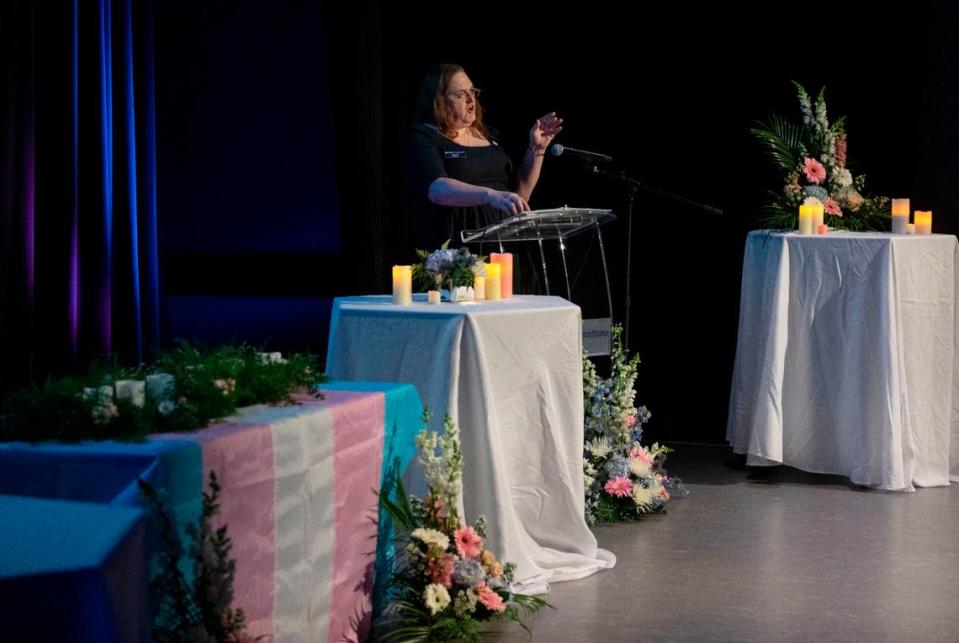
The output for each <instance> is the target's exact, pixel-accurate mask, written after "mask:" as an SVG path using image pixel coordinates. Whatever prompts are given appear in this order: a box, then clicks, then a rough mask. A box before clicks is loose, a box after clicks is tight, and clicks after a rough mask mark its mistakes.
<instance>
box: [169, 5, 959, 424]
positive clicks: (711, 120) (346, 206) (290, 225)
mask: <svg viewBox="0 0 959 643" xmlns="http://www.w3.org/2000/svg"><path fill="white" fill-rule="evenodd" d="M650 4H651V3H642V4H639V5H630V6H619V5H618V4H617V5H612V4H610V5H608V6H604V4H603V3H596V2H593V3H588V4H583V5H579V6H576V7H575V9H569V10H566V11H563V10H560V9H558V8H557V7H556V6H555V5H544V6H540V7H532V8H527V7H522V8H521V7H519V3H513V4H510V5H507V4H502V5H496V4H492V5H491V4H488V3H483V4H477V3H473V4H470V5H465V4H456V5H454V4H453V3H447V4H422V3H389V4H386V3H384V4H380V3H376V2H368V1H360V2H354V3H349V5H348V6H347V3H342V4H341V3H326V4H317V3H312V2H283V3H272V4H271V5H269V6H268V5H265V4H263V3H260V2H253V1H252V0H239V1H230V2H226V1H216V2H190V3H187V2H162V3H158V5H157V7H156V25H155V34H156V43H157V44H156V64H157V127H158V173H159V175H158V190H159V218H160V226H161V228H160V233H161V245H160V248H161V252H162V264H161V270H162V272H161V275H162V283H163V287H164V293H165V298H164V302H165V306H164V318H163V319H164V330H165V336H166V337H167V338H168V339H169V338H172V337H175V336H184V337H193V338H199V339H203V340H205V341H210V342H216V341H224V340H229V339H242V340H247V341H254V342H267V344H268V345H269V346H271V347H273V348H274V349H276V350H291V349H303V348H309V349H312V350H314V351H316V352H320V353H323V352H324V351H325V347H326V334H327V331H328V322H329V320H328V316H329V305H330V301H331V298H332V297H334V296H337V295H345V294H358V293H382V292H387V288H388V275H389V270H388V269H389V266H390V265H391V264H392V263H394V262H397V261H401V262H403V263H409V262H410V261H411V260H412V259H413V255H412V248H409V247H407V244H406V243H405V240H404V239H405V195H404V194H403V185H402V166H401V158H400V145H401V141H402V137H403V134H404V132H405V130H406V128H407V127H408V126H409V125H410V120H409V119H410V112H411V109H412V102H413V97H414V95H415V92H416V89H417V87H418V84H419V82H420V79H421V78H422V76H423V74H424V73H425V72H426V70H427V69H428V68H429V67H430V66H431V65H433V64H436V63H439V62H456V63H458V64H461V65H463V66H464V67H465V68H466V70H467V72H468V73H469V75H470V77H471V79H472V80H473V82H474V83H475V85H476V86H477V87H481V88H483V90H484V93H483V104H484V107H485V109H486V113H487V120H488V122H489V123H490V124H492V125H494V126H495V127H497V128H498V129H499V130H500V131H501V132H502V137H503V142H504V144H505V145H506V147H507V149H508V150H515V151H516V152H517V153H518V152H520V151H521V150H522V149H523V148H524V147H525V145H526V135H527V131H528V129H529V127H530V126H531V125H532V123H533V120H534V119H535V118H536V117H538V116H541V115H542V114H544V113H546V112H548V111H551V110H555V111H557V112H558V113H559V114H560V115H561V116H563V117H564V118H565V119H566V123H565V130H564V131H563V133H562V134H561V135H560V138H559V139H557V140H558V142H561V143H563V144H565V145H568V146H572V147H578V148H584V149H589V150H595V151H600V152H604V153H607V154H610V155H612V156H613V157H614V158H615V159H616V161H617V165H618V166H619V167H621V168H622V169H624V170H625V171H626V172H627V173H628V174H629V175H630V176H632V177H634V178H636V179H638V180H640V181H642V182H644V183H647V184H649V185H652V186H655V187H657V188H660V189H663V190H667V191H670V192H674V193H677V194H679V195H682V196H684V197H686V198H689V199H693V200H695V201H699V202H704V203H708V204H710V205H713V206H715V207H718V208H721V209H722V210H723V211H724V212H725V215H724V216H723V217H716V216H713V215H709V214H706V213H703V212H700V211H698V210H696V209H694V208H690V207H688V206H684V205H681V204H677V203H675V202H672V201H670V200H667V199H664V198H661V197H658V196H654V195H651V194H647V193H641V194H640V195H639V198H638V201H637V204H636V209H635V212H634V225H635V229H634V239H633V261H634V266H633V310H632V325H631V326H632V327H631V344H632V348H633V349H636V350H637V351H638V352H639V353H640V355H641V357H642V359H643V363H642V366H641V368H640V379H639V398H638V399H639V400H640V401H641V402H642V403H645V404H647V405H648V407H649V408H650V410H651V411H652V413H653V422H652V423H651V424H650V425H649V428H648V435H649V436H650V437H651V438H654V439H663V438H666V439H674V440H679V439H686V440H703V441H721V440H722V438H723V436H724V431H725V419H726V411H727V402H728V392H729V383H730V375H731V371H732V364H733V358H734V353H735V343H736V328H737V315H738V306H739V297H740V290H739V289H740V276H741V264H742V251H743V243H744V240H745V235H746V232H747V231H748V230H749V229H751V228H752V227H754V218H753V217H754V216H755V215H756V213H757V211H758V208H759V206H760V204H761V202H762V200H763V198H764V197H763V195H764V192H765V191H766V190H767V189H777V188H778V187H779V186H778V185H777V182H776V177H775V175H774V174H773V172H772V171H771V169H770V168H769V166H768V164H767V163H766V162H765V160H764V159H763V158H762V156H761V151H760V149H759V148H758V146H757V145H756V144H755V143H754V142H753V141H752V140H751V139H750V137H749V135H748V131H747V130H748V128H749V127H750V125H751V124H752V123H753V122H754V121H756V120H758V119H765V118H766V117H767V116H768V115H769V113H770V112H771V111H777V112H780V113H782V114H784V115H787V116H789V117H791V118H794V119H797V120H798V118H799V113H798V103H797V101H796V98H795V92H794V89H793V87H792V85H791V83H790V81H791V80H796V81H799V82H801V83H803V84H804V85H805V86H806V88H807V89H808V90H809V91H810V92H811V93H814V92H816V91H818V89H819V87H820V86H823V85H825V86H826V87H827V101H828V105H829V108H830V116H831V118H833V119H834V118H835V117H837V116H840V115H843V114H845V115H847V116H848V117H849V121H848V123H847V131H848V134H849V151H850V159H851V164H853V166H854V170H859V171H865V172H866V173H867V175H868V182H867V190H868V191H869V192H871V193H874V194H886V195H890V196H908V197H910V198H911V199H912V204H913V207H914V208H915V209H931V210H933V211H934V213H935V225H936V228H937V231H939V232H948V233H955V232H956V229H957V227H959V220H957V215H956V207H955V206H956V204H957V202H959V195H957V187H956V185H955V181H954V180H953V177H954V176H956V174H957V171H959V158H957V154H956V146H955V142H956V138H957V132H956V120H955V117H954V114H955V113H956V110H957V108H959V84H957V82H956V78H955V74H954V72H953V70H952V62H953V59H954V57H955V53H956V51H957V49H956V47H957V46H956V44H955V41H956V35H959V32H957V29H956V14H957V10H956V9H953V8H951V7H948V6H945V5H943V6H939V3H935V2H925V3H924V2H918V3H908V6H906V7H904V8H901V9H896V10H892V9H878V10H877V9H876V8H874V7H869V8H865V7H859V8H853V7H843V6H839V5H832V6H827V5H825V4H822V5H815V7H813V6H810V7H809V8H808V9H807V8H806V7H804V6H802V5H799V4H796V3H790V4H788V5H783V7H782V8H778V7H764V8H762V9H757V10H750V11H746V10H745V9H737V8H733V7H729V6H726V5H725V4H724V5H720V6H715V5H714V6H711V7H695V6H691V5H688V4H686V3H671V4H668V5H660V4H657V6H650ZM563 204H569V205H570V206H582V207H602V208H612V209H613V210H615V211H616V212H617V213H618V214H620V215H621V216H620V219H619V220H618V221H617V222H615V223H614V224H611V225H610V226H609V227H608V228H607V231H606V239H607V243H608V246H609V251H610V254H611V264H612V267H613V271H614V275H613V284H614V291H615V292H614V297H615V298H616V300H617V302H621V301H622V298H623V296H624V292H623V289H624V283H625V281H624V275H623V264H624V257H625V248H626V237H625V225H624V221H625V217H624V216H622V215H623V214H624V211H623V206H624V197H623V193H622V190H621V189H620V188H619V187H618V186H617V185H616V184H615V183H612V182H610V181H608V180H606V179H602V178H599V177H596V176H590V175H587V174H585V173H583V172H582V171H581V170H580V169H579V168H578V167H577V166H576V165H575V164H570V163H567V162H565V160H564V159H547V161H546V167H545V170H544V174H543V177H542V180H541V182H540V185H539V187H538V188H537V190H536V193H535V194H534V196H533V200H532V201H531V205H532V206H533V207H534V208H546V207H554V206H558V205H563ZM573 245H575V244H573ZM571 252H572V253H573V258H574V259H576V260H579V259H582V258H583V256H584V255H587V254H589V255H590V257H591V258H595V248H592V247H591V245H590V241H589V240H588V239H584V240H582V241H580V242H579V245H578V247H574V248H572V249H571ZM601 287H602V286H601V282H600V281H598V280H597V279H596V278H595V275H594V274H592V273H590V272H589V271H587V272H584V273H583V275H582V276H581V277H580V279H579V281H577V284H576V294H575V296H574V299H577V298H578V299H579V300H581V303H582V304H583V306H584V313H586V315H587V316H590V315H591V314H593V312H594V311H592V308H594V307H595V305H596V301H597V296H598V294H599V290H600V289H601ZM595 312H597V313H598V312H601V310H597V311H595ZM616 313H617V316H618V317H621V313H622V310H621V309H618V310H617V311H616Z"/></svg>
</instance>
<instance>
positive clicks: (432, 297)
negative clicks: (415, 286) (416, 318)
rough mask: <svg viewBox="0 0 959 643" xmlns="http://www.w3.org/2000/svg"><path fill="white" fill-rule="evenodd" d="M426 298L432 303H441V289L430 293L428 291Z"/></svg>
mask: <svg viewBox="0 0 959 643" xmlns="http://www.w3.org/2000/svg"><path fill="white" fill-rule="evenodd" d="M426 299H427V302H428V303H431V304H438V303H440V291H438V290H431V291H429V292H428V293H426Z"/></svg>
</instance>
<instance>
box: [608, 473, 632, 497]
mask: <svg viewBox="0 0 959 643" xmlns="http://www.w3.org/2000/svg"><path fill="white" fill-rule="evenodd" d="M603 489H605V490H606V493H608V494H609V495H611V496H616V497H617V498H628V497H629V496H631V495H633V483H632V482H630V480H629V478H627V477H625V476H624V477H621V478H611V479H609V480H608V481H607V482H606V484H605V485H604V486H603Z"/></svg>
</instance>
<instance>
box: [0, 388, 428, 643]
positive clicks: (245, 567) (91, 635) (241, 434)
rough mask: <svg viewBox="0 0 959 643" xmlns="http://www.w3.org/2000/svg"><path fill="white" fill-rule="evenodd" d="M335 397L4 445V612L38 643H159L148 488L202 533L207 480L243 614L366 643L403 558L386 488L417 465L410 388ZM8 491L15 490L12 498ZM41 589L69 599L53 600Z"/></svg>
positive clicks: (416, 419)
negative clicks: (206, 423) (386, 507)
mask: <svg viewBox="0 0 959 643" xmlns="http://www.w3.org/2000/svg"><path fill="white" fill-rule="evenodd" d="M322 390H323V391H324V394H325V399H322V400H317V399H313V398H303V399H302V400H301V404H299V405H296V406H280V407H267V406H255V407H249V408H244V409H240V410H239V412H238V413H237V414H236V415H235V416H234V417H232V418H229V419H227V420H224V421H222V422H220V423H218V424H216V425H213V426H211V427H207V428H205V429H202V430H198V431H195V432H190V433H183V434H164V435H158V436H153V437H152V439H151V440H149V441H147V442H145V443H142V444H123V443H115V442H98V443H85V444H77V445H57V444H41V445H25V444H7V445H0V511H2V514H0V527H3V529H2V530H0V596H4V597H6V598H8V599H13V598H16V600H15V601H14V600H5V601H4V602H3V604H2V605H0V616H3V618H4V622H5V623H7V625H8V628H9V627H13V628H14V629H11V630H10V631H11V633H15V634H18V635H19V636H21V637H22V638H23V639H24V640H41V639H47V640H60V639H63V640H65V639H68V638H69V639H70V640H84V641H86V640H89V641H112V640H117V641H120V640H146V638H147V636H146V634H147V627H148V620H147V618H146V616H147V613H146V609H145V598H146V592H147V584H146V580H145V579H146V554H147V549H146V548H145V546H144V542H143V540H144V539H143V533H142V532H143V515H142V510H140V509H138V508H136V507H138V506H139V505H140V504H141V500H140V497H139V493H138V491H137V483H136V480H137V478H142V479H144V480H146V481H147V482H149V483H150V484H151V485H153V486H154V487H156V488H158V489H161V490H163V491H164V492H165V494H166V496H167V499H168V502H169V504H170V506H171V508H172V510H173V513H174V515H175V516H176V518H177V520H178V522H179V523H180V526H181V527H182V526H183V525H185V524H186V523H187V522H195V521H196V520H197V519H198V517H199V513H200V507H201V502H202V496H201V492H202V488H203V486H202V485H203V484H204V482H205V480H206V477H207V475H208V473H209V471H210V470H211V469H212V470H214V471H215V472H216V474H217V477H218V479H219V481H220V484H221V494H220V513H219V514H218V517H217V524H223V523H225V524H227V525H228V527H229V535H230V537H231V539H232V541H233V550H232V552H231V555H232V556H233V557H234V558H235V559H236V575H235V582H234V589H235V600H234V607H242V608H243V609H244V611H245V612H246V615H247V621H248V624H249V632H250V634H251V635H253V636H266V637H267V638H268V639H270V640H275V641H318V640H328V641H360V640H365V637H366V633H367V632H368V628H369V624H370V618H371V615H372V609H373V600H374V597H373V576H374V560H375V564H376V567H377V571H379V572H382V571H385V570H387V569H388V568H389V567H390V565H391V561H390V557H391V555H392V550H391V548H390V546H389V545H390V541H389V538H388V533H387V532H388V529H389V525H388V521H386V520H385V518H386V516H384V515H382V514H381V515H380V516H379V519H380V524H379V531H380V538H379V542H378V543H377V541H376V538H377V531H378V527H377V524H376V522H375V521H374V518H375V517H376V515H377V507H378V504H377V496H376V490H377V489H378V488H379V487H380V485H381V484H386V483H388V480H389V479H390V477H391V476H392V471H393V470H394V467H398V468H399V469H400V470H401V471H402V470H403V469H404V468H405V467H406V466H407V465H408V464H409V462H410V460H411V459H412V455H413V438H414V436H415V435H416V433H417V432H418V431H419V430H420V428H421V421H420V416H421V414H422V405H421V403H420V400H419V396H418V395H417V393H416V390H415V389H414V388H413V387H412V386H411V385H408V384H394V383H360V382H333V383H329V384H327V385H324V386H323V387H322ZM4 494H6V495H4ZM187 542H189V541H187ZM32 589H42V590H43V591H44V594H45V595H46V596H49V597H51V598H52V599H54V600H56V603H55V604H49V603H47V602H45V601H43V600H40V598H39V595H38V594H35V593H31V592H30V590H32Z"/></svg>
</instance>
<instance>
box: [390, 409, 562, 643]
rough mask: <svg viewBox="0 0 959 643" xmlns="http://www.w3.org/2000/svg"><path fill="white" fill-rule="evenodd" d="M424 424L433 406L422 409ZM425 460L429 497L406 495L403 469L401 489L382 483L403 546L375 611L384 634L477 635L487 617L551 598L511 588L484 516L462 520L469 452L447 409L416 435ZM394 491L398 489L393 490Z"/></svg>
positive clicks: (520, 612)
mask: <svg viewBox="0 0 959 643" xmlns="http://www.w3.org/2000/svg"><path fill="white" fill-rule="evenodd" d="M423 422H424V424H428V423H429V413H428V412H427V413H424V416H423ZM416 445H417V448H418V449H419V453H420V455H419V463H420V464H421V465H422V467H423V470H424V472H425V475H426V481H427V484H428V489H429V490H428V492H427V495H426V498H425V499H424V500H420V499H419V498H416V497H415V496H409V497H408V496H407V495H406V492H405V490H404V488H403V482H402V480H401V478H400V475H399V473H397V475H396V480H395V482H394V483H393V488H394V489H395V496H392V494H390V493H388V492H387V490H385V489H384V490H382V491H381V493H380V505H381V507H383V509H385V510H386V511H387V512H388V513H389V515H390V516H391V518H392V519H393V528H394V531H395V535H396V539H397V542H398V545H399V546H398V547H397V549H398V550H399V551H402V552H403V556H402V561H401V562H400V563H399V564H398V567H397V569H396V570H395V572H394V575H393V577H392V578H390V579H389V580H388V581H387V594H386V595H387V600H388V601H389V604H388V606H387V607H386V609H385V610H384V612H383V615H382V616H381V617H380V618H379V619H377V622H376V626H375V632H374V635H375V639H376V640H379V641H387V642H394V641H396V642H398V641H446V640H452V639H457V640H463V641H479V640H481V638H482V630H481V625H482V623H484V622H487V621H497V620H499V621H501V620H512V621H516V622H518V623H519V624H520V625H521V626H523V627H524V628H526V625H525V624H524V623H523V621H522V617H523V616H528V615H529V614H532V613H533V612H535V611H537V610H538V609H540V608H541V607H543V606H545V605H546V602H545V601H543V600H542V599H540V598H536V597H534V596H526V595H524V594H516V593H513V592H512V591H511V590H510V585H511V583H512V582H513V568H514V566H513V564H512V563H505V562H502V561H500V560H498V559H497V557H496V554H494V553H493V552H492V551H490V550H489V549H486V548H484V543H483V541H484V539H485V538H486V519H485V518H484V517H483V516H480V517H479V518H478V519H477V520H476V522H475V523H474V524H473V525H472V526H471V525H468V524H466V523H463V522H461V520H460V517H459V515H458V512H457V509H456V506H457V499H458V498H459V496H460V494H461V493H462V486H463V485H462V475H463V456H462V453H461V451H460V442H459V429H458V428H457V426H456V424H454V423H453V421H452V420H451V419H450V417H449V416H446V420H445V422H444V431H443V434H442V435H437V434H435V433H431V432H430V431H429V430H428V429H424V430H423V431H422V432H421V433H420V434H419V436H417V438H416ZM391 496H392V497H391Z"/></svg>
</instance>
